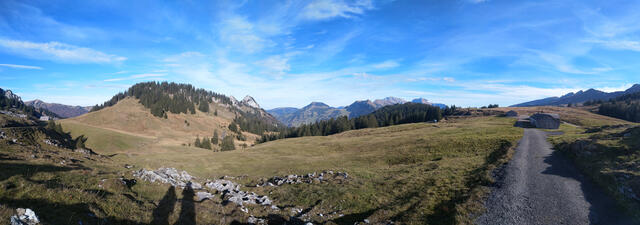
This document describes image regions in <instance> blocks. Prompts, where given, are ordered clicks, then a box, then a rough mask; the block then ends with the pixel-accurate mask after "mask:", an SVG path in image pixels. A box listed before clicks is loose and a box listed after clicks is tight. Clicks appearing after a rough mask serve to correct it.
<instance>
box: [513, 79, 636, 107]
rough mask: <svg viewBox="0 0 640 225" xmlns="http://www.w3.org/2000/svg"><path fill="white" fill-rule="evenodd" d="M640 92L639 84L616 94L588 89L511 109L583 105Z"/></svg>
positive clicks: (526, 103)
mask: <svg viewBox="0 0 640 225" xmlns="http://www.w3.org/2000/svg"><path fill="white" fill-rule="evenodd" d="M636 92H640V84H635V85H633V86H632V87H631V88H629V89H627V90H625V91H616V92H604V91H599V90H595V89H593V88H592V89H589V90H586V91H578V92H576V93H573V92H571V93H569V94H566V95H563V96H561V97H549V98H543V99H538V100H534V101H530V102H524V103H520V104H516V105H512V106H511V107H527V106H546V105H550V106H559V105H567V104H570V103H571V104H577V103H584V102H586V101H592V100H609V99H611V98H616V97H619V96H622V95H625V94H631V93H636Z"/></svg>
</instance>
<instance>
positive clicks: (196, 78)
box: [0, 0, 640, 109]
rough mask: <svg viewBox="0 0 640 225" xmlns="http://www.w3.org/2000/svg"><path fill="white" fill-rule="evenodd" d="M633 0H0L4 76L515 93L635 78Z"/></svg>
mask: <svg viewBox="0 0 640 225" xmlns="http://www.w3.org/2000/svg"><path fill="white" fill-rule="evenodd" d="M639 11H640V1H588V0H566V1H544V0H542V1H511V0H505V1H501V0H484V1H483V0H441V1H427V0H422V1H403V0H396V1H392V0H381V1H368V0H356V1H342V0H316V1H262V0H261V1H142V0H141V1H12V0H3V1H0V87H2V88H5V89H11V90H14V91H15V92H16V93H18V94H19V95H21V96H23V99H25V100H30V99H35V98H38V99H42V100H45V101H48V102H58V103H65V104H72V105H93V104H96V103H101V102H104V101H105V100H108V99H109V98H110V97H111V96H113V95H114V94H116V93H117V92H120V91H123V90H125V89H126V88H127V87H129V86H130V85H132V84H135V83H137V82H142V81H149V80H157V81H164V80H167V81H175V82H182V83H191V84H194V85H195V86H197V87H201V88H205V89H208V90H212V91H215V92H219V93H223V94H226V95H233V96H235V97H237V98H242V97H244V96H245V95H251V96H253V97H254V98H255V99H256V100H257V101H258V103H260V104H261V105H262V106H263V107H264V108H267V109H269V108H274V107H282V106H294V107H302V106H304V105H306V104H308V103H310V102H311V101H322V102H325V103H327V104H329V105H333V106H340V105H348V104H350V103H352V102H353V101H354V100H359V99H376V98H382V97H386V96H396V97H402V98H405V99H412V98H417V97H424V98H427V99H429V100H430V101H432V102H441V103H445V104H456V105H462V106H481V105H487V104H493V103H497V104H500V105H510V104H515V103H520V102H524V101H528V100H533V99H537V98H542V97H548V96H558V95H562V94H564V93H567V92H570V91H577V90H580V89H587V88H592V87H593V88H597V89H602V90H605V91H613V90H623V89H625V88H628V87H630V86H631V85H632V84H634V83H640V76H639V75H638V74H640V73H639V72H640V60H638V59H640V23H639V22H638V21H640V13H637V12H639Z"/></svg>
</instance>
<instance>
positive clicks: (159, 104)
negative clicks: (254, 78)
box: [91, 81, 232, 118]
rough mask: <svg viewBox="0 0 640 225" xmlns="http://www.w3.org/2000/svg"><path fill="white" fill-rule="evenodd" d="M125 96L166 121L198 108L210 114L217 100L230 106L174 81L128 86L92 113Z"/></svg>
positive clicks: (214, 95) (225, 99) (217, 96)
mask: <svg viewBox="0 0 640 225" xmlns="http://www.w3.org/2000/svg"><path fill="white" fill-rule="evenodd" d="M126 97H135V98H136V99H138V100H139V101H140V103H141V104H142V105H143V106H144V107H145V108H148V109H150V110H151V114H153V115H154V116H156V117H161V118H167V113H169V112H171V113H175V114H179V113H185V114H187V113H191V114H195V113H196V106H197V109H198V110H200V111H202V112H209V103H211V102H212V99H217V100H218V101H220V102H222V103H224V104H229V105H230V104H232V103H231V99H230V98H229V97H227V96H225V95H222V94H218V93H215V92H212V91H207V90H204V89H202V88H197V89H196V88H195V87H194V86H192V85H190V84H177V83H174V82H170V83H169V82H166V81H165V82H153V81H152V82H143V83H138V84H135V85H133V86H131V87H130V88H129V89H128V90H126V91H124V92H121V93H118V94H116V95H115V96H113V97H112V98H111V99H110V100H108V101H106V102H104V103H103V104H101V105H96V106H94V107H93V108H92V109H91V111H92V112H93V111H98V110H101V109H103V108H105V107H110V106H113V105H115V104H116V103H118V102H119V101H120V100H122V99H124V98H126Z"/></svg>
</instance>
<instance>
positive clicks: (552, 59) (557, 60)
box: [530, 50, 613, 74]
mask: <svg viewBox="0 0 640 225" xmlns="http://www.w3.org/2000/svg"><path fill="white" fill-rule="evenodd" d="M530 51H532V52H534V53H536V54H537V56H538V57H539V58H540V59H542V60H543V61H544V62H545V63H547V64H549V65H551V66H553V67H554V68H555V69H556V70H557V71H560V72H563V73H573V74H599V73H604V72H608V71H611V70H613V68H611V67H608V66H601V67H592V68H587V69H580V68H577V67H576V66H574V65H573V64H572V63H571V62H569V58H570V57H567V56H562V55H557V54H553V53H548V52H543V51H538V50H530Z"/></svg>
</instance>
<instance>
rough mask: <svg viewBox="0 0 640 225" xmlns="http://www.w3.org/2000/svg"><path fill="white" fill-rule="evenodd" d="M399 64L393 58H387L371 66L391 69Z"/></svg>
mask: <svg viewBox="0 0 640 225" xmlns="http://www.w3.org/2000/svg"><path fill="white" fill-rule="evenodd" d="M398 66H400V64H399V63H398V62H396V61H394V60H387V61H384V62H381V63H378V64H374V65H373V66H372V67H373V68H375V69H391V68H396V67H398Z"/></svg>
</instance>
